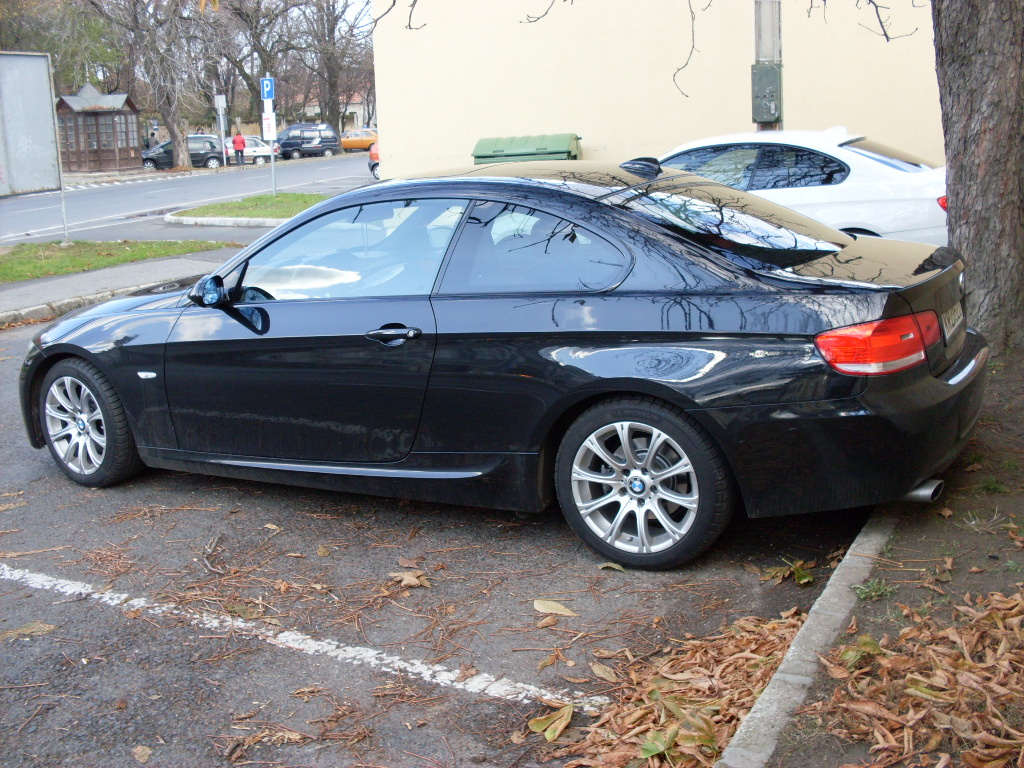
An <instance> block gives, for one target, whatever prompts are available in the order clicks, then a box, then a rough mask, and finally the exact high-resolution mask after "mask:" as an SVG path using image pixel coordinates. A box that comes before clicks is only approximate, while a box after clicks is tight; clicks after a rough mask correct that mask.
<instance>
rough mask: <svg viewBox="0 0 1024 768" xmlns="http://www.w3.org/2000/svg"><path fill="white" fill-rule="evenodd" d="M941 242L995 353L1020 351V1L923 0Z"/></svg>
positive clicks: (1023, 127)
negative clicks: (956, 253) (937, 109)
mask: <svg viewBox="0 0 1024 768" xmlns="http://www.w3.org/2000/svg"><path fill="white" fill-rule="evenodd" d="M932 21H933V24H934V27H935V60H936V69H937V72H938V77H939V93H940V98H941V102H942V127H943V129H944V131H945V134H946V158H947V162H948V166H947V169H946V186H947V188H948V190H949V217H948V221H949V235H950V244H951V245H952V246H954V247H955V248H958V249H959V250H960V251H961V252H962V253H963V254H964V256H965V257H966V260H967V262H968V264H969V266H970V268H969V270H968V272H967V276H968V310H969V312H970V313H971V321H972V322H973V323H975V324H976V325H977V326H978V327H979V328H981V329H982V331H984V332H985V334H986V335H987V336H988V340H989V343H990V344H991V346H992V349H993V351H994V352H1000V351H1002V350H1004V349H1006V348H1008V347H1018V346H1020V345H1021V344H1022V343H1024V3H1021V2H1020V1H1019V0H932Z"/></svg>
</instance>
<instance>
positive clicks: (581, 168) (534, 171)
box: [371, 160, 720, 199]
mask: <svg viewBox="0 0 1024 768" xmlns="http://www.w3.org/2000/svg"><path fill="white" fill-rule="evenodd" d="M674 177H679V178H681V179H683V178H688V179H692V180H693V181H694V183H697V184H700V185H702V186H703V185H714V186H720V185H719V184H717V183H716V182H714V181H710V180H709V179H705V178H703V177H701V176H697V175H695V174H692V173H687V172H684V171H679V170H677V169H675V168H664V169H662V171H661V173H660V174H658V175H657V176H649V175H639V174H637V173H634V172H633V171H631V170H628V169H626V168H623V167H622V166H620V165H616V164H615V163H611V162H601V161H591V160H537V161H527V162H520V163H491V164H487V165H475V166H469V167H465V168H455V169H450V170H445V171H435V172H433V173H425V174H420V175H411V176H407V177H405V178H403V179H391V180H388V181H383V182H379V183H377V184H373V185H371V186H372V187H373V188H376V189H384V188H399V187H409V186H428V185H444V186H446V187H448V188H451V187H459V186H467V187H474V186H475V187H480V186H482V185H483V186H494V185H502V186H504V185H514V186H519V187H523V186H531V187H538V188H544V189H550V190H559V191H563V192H569V193H571V194H575V195H579V196H581V197H587V198H590V199H597V198H600V197H604V196H605V195H609V194H612V193H614V192H617V191H620V190H624V189H627V188H629V187H642V186H646V185H647V184H653V183H657V182H662V181H665V180H666V179H670V178H674Z"/></svg>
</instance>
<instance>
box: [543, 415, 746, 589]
mask: <svg viewBox="0 0 1024 768" xmlns="http://www.w3.org/2000/svg"><path fill="white" fill-rule="evenodd" d="M623 434H625V442H628V444H629V445H630V446H632V449H631V451H629V453H628V455H627V452H626V451H624V450H623V443H624V440H623ZM653 441H657V442H655V448H654V456H653V457H650V458H649V453H650V451H649V450H648V449H649V447H650V445H651V442H653ZM612 464H614V465H615V466H614V467H613V466H612ZM605 478H607V479H605ZM555 490H556V492H557V494H558V501H559V505H560V506H561V508H562V514H563V515H565V519H566V520H567V521H568V523H569V525H570V526H571V527H572V529H573V530H574V531H575V532H576V534H577V535H578V536H579V537H580V539H582V541H583V543H584V544H586V545H587V547H589V548H590V549H591V550H593V551H594V552H595V553H597V554H598V555H599V556H601V557H605V558H609V559H611V560H614V561H616V562H619V563H621V564H623V565H626V566H629V567H631V568H641V569H648V570H663V569H667V568H675V567H677V566H680V565H682V564H683V563H686V562H689V561H690V560H693V559H694V558H695V557H697V556H698V555H700V554H701V553H702V552H703V551H704V550H705V549H707V548H708V547H709V546H710V545H711V544H712V543H713V542H714V541H715V539H717V538H718V537H719V535H721V533H722V531H723V530H724V529H725V526H726V524H727V523H728V522H729V518H730V517H731V516H732V513H733V508H734V506H735V499H736V493H735V490H734V488H733V483H732V478H731V476H730V474H729V470H728V468H727V467H726V464H725V460H724V459H723V457H722V454H721V452H720V451H719V450H718V448H717V447H716V446H715V445H714V443H713V442H712V441H711V439H710V438H709V437H708V436H707V435H706V434H705V433H704V431H703V430H702V429H701V428H700V427H699V426H698V425H697V424H695V423H694V422H692V421H691V420H690V419H689V418H687V416H686V415H685V414H684V413H683V412H682V411H680V410H679V409H677V408H674V407H672V406H670V405H667V404H665V403H662V402H660V401H657V400H654V399H653V398H642V397H636V398H633V397H629V398H625V397H624V398H619V399H616V400H609V401H608V402H605V403H601V404H599V405H596V406H594V407H593V408H591V409H590V410H588V411H586V412H585V413H583V414H582V415H581V416H580V417H579V418H578V419H576V421H575V422H574V423H573V424H572V426H571V427H569V429H568V431H567V432H566V433H565V436H564V437H563V438H562V443H561V445H560V446H559V448H558V455H557V457H556V459H555ZM681 502H682V503H681ZM588 505H589V506H590V510H589V512H588V513H587V514H584V511H583V508H584V507H586V506H588ZM691 507H692V509H691Z"/></svg>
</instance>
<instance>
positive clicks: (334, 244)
mask: <svg viewBox="0 0 1024 768" xmlns="http://www.w3.org/2000/svg"><path fill="white" fill-rule="evenodd" d="M465 208H466V203H465V202H464V201H460V200H398V201H394V202H387V203H373V204H369V205H359V206H354V207H352V208H345V209H342V210H340V211H333V212H331V213H327V214H324V215H323V216H320V217H318V218H316V219H313V220H312V221H309V222H307V223H305V224H303V225H302V226H301V227H299V228H298V229H295V230H293V231H291V232H289V233H288V234H286V235H284V236H283V237H281V238H279V239H278V240H275V241H274V242H273V243H271V244H269V245H268V246H267V247H266V248H264V249H263V250H261V251H260V252H259V253H257V254H255V255H254V256H253V257H252V258H251V259H250V260H249V262H248V266H247V268H246V270H245V273H244V275H243V276H242V279H241V281H240V283H239V285H238V286H237V287H236V288H235V296H236V299H237V300H238V301H240V302H243V303H244V302H259V301H267V300H271V299H273V300H296V299H330V298H346V297H355V296H417V295H426V294H429V293H430V291H431V289H432V288H433V285H434V280H435V278H436V277H437V270H438V268H439V267H440V265H441V260H442V259H443V258H444V253H445V250H446V249H447V248H448V243H449V242H450V241H451V238H452V233H453V232H454V231H455V226H456V225H457V224H458V222H459V219H460V218H461V216H462V213H463V211H464V210H465Z"/></svg>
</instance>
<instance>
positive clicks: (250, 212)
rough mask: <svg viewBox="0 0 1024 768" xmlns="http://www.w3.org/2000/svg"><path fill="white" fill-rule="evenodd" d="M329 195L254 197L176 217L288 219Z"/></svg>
mask: <svg viewBox="0 0 1024 768" xmlns="http://www.w3.org/2000/svg"><path fill="white" fill-rule="evenodd" d="M328 197H330V195H313V194H299V193H295V192H289V193H283V194H280V195H278V196H277V197H274V196H273V195H254V196H253V197H246V198H244V199H242V200H232V201H229V202H226V203H213V204H212V205H204V206H201V207H199V208H192V209H191V210H187V211H178V212H177V213H176V214H175V215H177V216H236V217H242V218H253V219H290V218H291V217H292V216H294V215H295V214H297V213H302V212H303V211H304V210H306V209H307V208H309V207H310V206H313V205H316V204H317V203H319V202H322V201H323V200H326V199H327V198H328Z"/></svg>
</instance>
